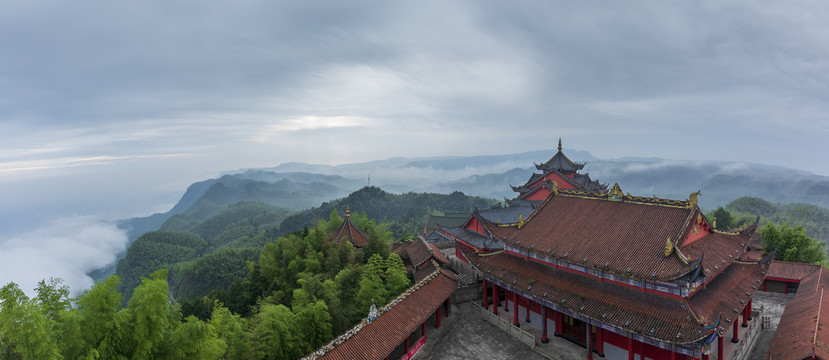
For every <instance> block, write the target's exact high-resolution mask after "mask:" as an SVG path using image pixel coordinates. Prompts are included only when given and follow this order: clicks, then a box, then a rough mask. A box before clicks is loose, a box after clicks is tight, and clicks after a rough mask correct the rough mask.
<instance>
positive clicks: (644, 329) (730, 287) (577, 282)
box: [464, 251, 767, 344]
mask: <svg viewBox="0 0 829 360" xmlns="http://www.w3.org/2000/svg"><path fill="white" fill-rule="evenodd" d="M464 255H465V256H466V258H467V259H468V260H469V261H470V264H472V266H474V267H476V268H477V269H478V270H479V271H481V272H482V273H483V274H484V277H485V278H487V279H488V280H489V281H494V282H496V283H499V284H500V285H501V286H504V287H507V288H510V289H516V290H517V291H519V292H521V293H525V294H530V295H531V296H532V297H534V298H536V299H540V300H542V302H544V303H546V304H547V306H550V307H553V306H557V307H560V308H564V309H565V310H568V311H572V312H575V313H577V314H579V315H582V316H585V317H588V318H591V319H593V320H594V321H598V322H602V323H605V324H608V325H611V326H614V327H616V328H618V329H622V330H625V331H630V332H634V333H637V334H641V335H643V336H646V337H648V338H651V339H654V340H658V341H662V342H666V343H673V344H692V343H694V342H697V341H700V340H702V339H704V338H706V337H708V336H710V335H711V334H712V333H713V332H714V331H715V330H716V331H719V332H720V333H723V331H724V330H727V328H728V327H727V326H724V327H723V329H719V328H716V329H715V325H718V324H725V323H726V322H728V323H731V322H733V321H736V320H735V319H736V316H737V314H735V313H733V312H732V309H733V308H735V307H736V308H739V309H742V307H744V306H745V305H744V304H745V302H746V301H747V300H748V299H749V298H750V296H751V294H753V292H754V291H755V290H756V289H752V288H751V285H756V281H757V280H758V279H760V280H761V281H762V276H763V275H762V271H763V270H764V269H765V268H766V267H764V265H763V263H753V264H739V265H734V266H732V267H731V268H730V269H729V270H727V271H726V273H725V274H723V275H721V276H720V277H719V278H718V279H717V281H716V282H715V284H713V285H712V286H710V287H708V288H706V289H704V290H702V291H699V292H697V293H696V294H694V295H692V296H691V297H690V298H678V297H671V296H663V295H658V294H654V293H652V292H647V291H642V290H641V289H637V288H635V287H631V286H625V285H622V284H619V283H616V282H612V281H598V280H597V279H595V278H593V277H590V276H586V275H582V274H578V273H574V272H572V271H566V270H561V269H556V268H554V267H551V266H547V265H544V264H540V263H537V262H535V261H532V260H526V259H524V258H522V257H520V256H516V255H513V254H511V253H508V252H502V253H494V254H473V253H470V252H467V251H464ZM766 266H767V265H766ZM741 301H742V303H741ZM741 304H742V305H741ZM718 321H719V323H718Z"/></svg>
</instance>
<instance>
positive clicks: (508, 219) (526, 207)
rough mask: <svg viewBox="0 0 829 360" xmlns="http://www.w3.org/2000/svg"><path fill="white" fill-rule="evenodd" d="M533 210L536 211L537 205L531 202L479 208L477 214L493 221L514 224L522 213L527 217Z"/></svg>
mask: <svg viewBox="0 0 829 360" xmlns="http://www.w3.org/2000/svg"><path fill="white" fill-rule="evenodd" d="M533 211H535V206H533V205H532V204H529V203H524V204H520V205H515V206H507V207H502V208H495V209H486V210H478V211H477V212H476V214H477V215H478V216H480V217H481V218H483V219H484V220H486V221H488V222H491V223H496V224H512V223H515V222H518V217H519V216H520V215H523V216H524V217H525V218H526V217H527V216H530V214H532V212H533Z"/></svg>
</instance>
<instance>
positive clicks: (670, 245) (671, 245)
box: [665, 236, 674, 256]
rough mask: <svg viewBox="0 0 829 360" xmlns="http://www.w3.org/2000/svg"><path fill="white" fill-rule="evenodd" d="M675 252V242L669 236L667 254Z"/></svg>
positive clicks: (666, 241) (666, 247)
mask: <svg viewBox="0 0 829 360" xmlns="http://www.w3.org/2000/svg"><path fill="white" fill-rule="evenodd" d="M673 252H674V244H673V243H672V242H671V237H670V236H668V240H665V256H670V255H671V253H673Z"/></svg>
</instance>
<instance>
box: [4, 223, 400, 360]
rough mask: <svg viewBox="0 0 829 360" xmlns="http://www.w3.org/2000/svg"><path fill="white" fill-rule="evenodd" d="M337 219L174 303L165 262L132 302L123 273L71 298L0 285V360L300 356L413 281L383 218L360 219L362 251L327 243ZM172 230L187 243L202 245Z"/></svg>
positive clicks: (62, 290) (46, 289) (49, 290)
mask: <svg viewBox="0 0 829 360" xmlns="http://www.w3.org/2000/svg"><path fill="white" fill-rule="evenodd" d="M342 221H343V219H342V218H341V217H339V215H338V214H337V213H336V212H332V213H331V215H330V218H329V220H328V221H320V222H319V223H318V225H317V226H316V227H314V228H313V229H305V230H303V231H299V232H296V233H291V234H288V235H286V236H283V237H279V238H278V239H276V240H275V241H273V242H266V243H265V245H264V247H262V249H261V250H260V253H259V256H258V260H257V261H249V262H248V263H247V266H248V268H249V272H248V274H246V275H245V276H244V277H243V278H242V279H241V280H237V281H235V282H233V283H232V285H231V286H230V287H229V288H228V289H227V290H218V291H212V292H211V293H210V294H209V295H208V296H203V297H200V298H194V299H192V300H190V301H186V302H183V303H179V302H171V301H170V300H171V294H170V292H169V289H170V286H169V284H168V275H169V274H168V270H166V269H161V270H157V271H155V272H153V273H152V274H150V276H148V277H142V278H141V279H140V282H139V284H138V285H137V286H136V287H135V288H134V289H133V291H132V292H131V293H132V296H131V297H130V298H129V300H128V301H127V304H126V306H123V305H122V303H123V295H122V294H121V293H120V292H119V291H118V288H119V287H120V286H121V279H120V277H119V276H118V275H113V276H111V277H110V278H108V279H106V280H105V281H103V282H101V283H98V284H96V285H94V286H93V287H92V288H91V289H88V290H86V291H85V292H84V293H83V294H81V295H80V296H78V297H77V298H72V299H70V298H69V290H68V288H67V287H66V286H63V285H62V284H61V282H60V280H56V279H50V280H49V281H41V282H40V284H39V286H38V287H37V289H36V293H37V295H36V296H35V297H33V298H29V297H27V296H26V295H25V294H24V293H23V291H22V290H21V289H20V288H18V286H17V285H15V284H14V283H10V284H7V285H6V286H4V287H3V288H2V289H0V303H1V304H2V307H0V357H2V358H3V359H296V358H299V357H301V356H303V355H304V354H307V353H309V352H310V351H312V350H313V349H316V348H317V347H319V346H321V345H323V344H325V343H326V342H328V341H329V340H330V339H332V338H333V337H334V336H335V335H336V334H339V333H342V332H343V331H345V330H347V329H348V328H350V327H352V326H353V325H354V324H356V323H357V322H359V321H360V320H361V319H362V318H364V317H365V316H366V315H367V313H368V309H369V307H370V305H371V303H372V301H374V302H375V303H376V305H377V306H382V305H384V304H385V303H386V302H387V301H388V300H389V299H391V298H393V297H394V296H396V295H398V294H399V293H401V292H402V291H403V290H405V289H407V288H408V287H409V286H410V285H411V279H410V278H409V275H408V272H407V271H406V268H405V267H404V265H403V261H402V260H401V258H400V257H399V256H398V255H397V254H394V253H391V252H390V243H391V240H392V238H391V233H390V232H389V231H388V230H387V226H386V225H384V224H376V223H375V222H374V221H372V220H369V219H368V218H367V217H366V216H365V215H364V214H357V215H356V216H353V217H352V221H354V222H355V224H357V225H358V226H361V227H362V228H363V229H364V230H365V231H366V232H367V233H368V234H369V242H368V244H367V245H366V246H365V247H364V248H362V249H358V248H355V247H353V246H351V244H350V243H348V242H345V243H343V244H336V243H332V242H330V241H329V234H330V233H331V232H332V231H333V230H334V229H335V228H336V227H337V226H339V225H340V223H342ZM176 234H177V236H176V239H177V240H176V241H178V242H179V243H180V245H178V246H180V247H181V249H191V250H192V249H197V248H199V247H204V246H206V245H205V242H204V241H199V238H198V237H196V236H194V235H192V234H188V233H176ZM150 236H151V237H152V236H157V235H156V234H150ZM148 249H153V248H151V247H148ZM181 249H178V248H172V247H167V248H163V249H162V251H165V252H168V251H171V250H181ZM185 253H187V254H190V253H188V252H186V251H185ZM224 253H225V252H219V255H217V256H218V257H221V256H222V255H221V254H224ZM205 272H207V273H212V272H216V269H212V270H209V271H205ZM195 273H199V271H195Z"/></svg>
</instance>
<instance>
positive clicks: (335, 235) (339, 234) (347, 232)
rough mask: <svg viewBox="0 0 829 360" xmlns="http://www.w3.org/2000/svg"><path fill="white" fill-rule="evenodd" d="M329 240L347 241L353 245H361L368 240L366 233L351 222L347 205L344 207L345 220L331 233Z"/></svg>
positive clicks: (336, 241)
mask: <svg viewBox="0 0 829 360" xmlns="http://www.w3.org/2000/svg"><path fill="white" fill-rule="evenodd" d="M331 241H332V242H335V243H338V244H341V243H342V242H343V241H348V242H350V243H351V244H352V245H354V246H355V247H363V246H365V245H366V243H367V242H368V235H367V234H366V233H365V232H364V231H363V230H362V229H360V228H359V227H358V226H357V225H354V223H353V222H351V210H350V209H349V208H348V206H346V208H345V220H343V223H342V224H340V226H339V227H337V229H336V230H334V232H332V233H331Z"/></svg>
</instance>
